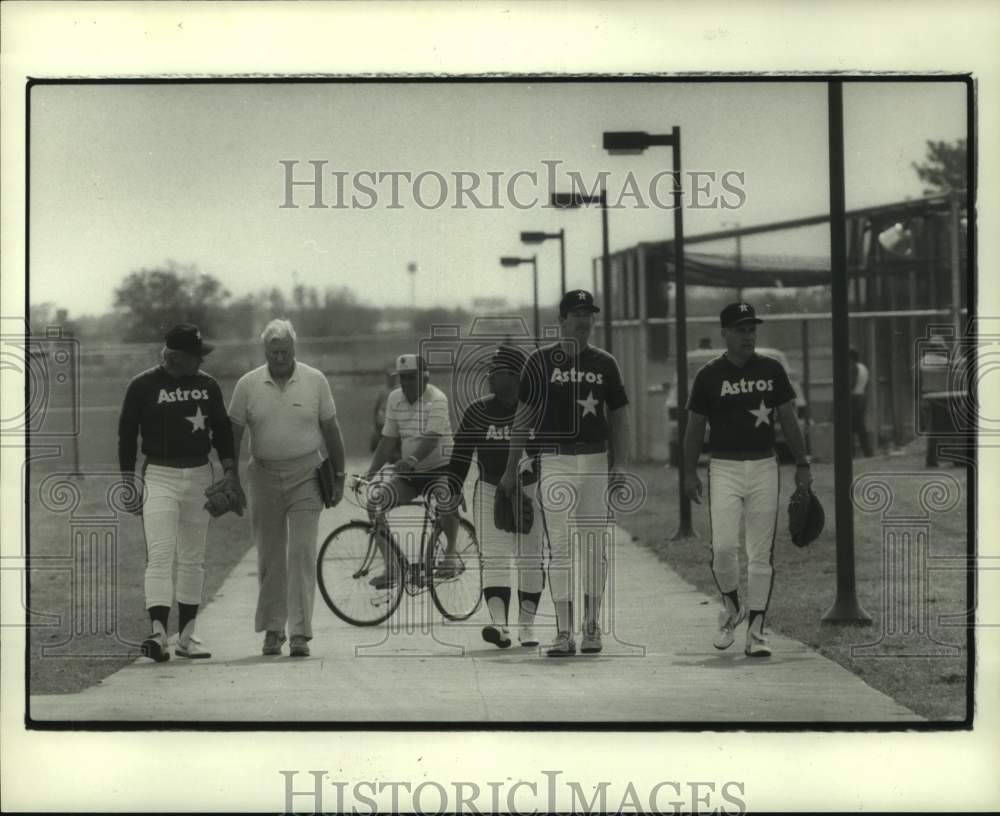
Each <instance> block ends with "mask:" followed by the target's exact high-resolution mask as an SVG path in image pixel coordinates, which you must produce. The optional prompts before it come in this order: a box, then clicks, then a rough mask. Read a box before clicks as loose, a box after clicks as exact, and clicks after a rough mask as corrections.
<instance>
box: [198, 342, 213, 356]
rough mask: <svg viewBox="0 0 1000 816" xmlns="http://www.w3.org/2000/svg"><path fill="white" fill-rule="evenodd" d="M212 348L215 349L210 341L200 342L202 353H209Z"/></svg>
mask: <svg viewBox="0 0 1000 816" xmlns="http://www.w3.org/2000/svg"><path fill="white" fill-rule="evenodd" d="M214 350H215V346H213V345H212V344H211V343H202V344H201V353H202V355H205V354H211V353H212V352H213V351H214Z"/></svg>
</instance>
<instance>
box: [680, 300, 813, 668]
mask: <svg viewBox="0 0 1000 816" xmlns="http://www.w3.org/2000/svg"><path fill="white" fill-rule="evenodd" d="M719 319H720V323H721V325H722V339H723V341H724V343H725V346H726V350H725V352H724V353H723V354H721V355H720V356H719V357H717V358H716V359H715V360H712V361H711V362H709V363H707V364H706V365H704V366H703V367H702V368H701V370H700V371H699V372H698V373H697V374H696V375H695V378H694V383H693V384H692V386H691V395H690V398H689V399H688V404H687V408H688V423H687V430H686V431H685V434H684V455H685V462H686V469H687V473H685V474H682V475H683V478H684V489H685V492H686V493H687V495H688V497H689V498H690V499H691V500H692V501H694V502H697V503H701V497H702V484H701V479H700V478H699V477H698V458H699V456H700V455H701V448H702V443H703V440H704V438H705V423H706V422H707V423H708V425H709V437H708V445H709V451H710V453H711V462H710V464H709V468H708V479H709V491H708V509H709V517H710V519H711V526H712V573H713V575H714V576H715V582H716V584H717V586H718V587H719V592H720V593H721V595H722V605H723V608H722V610H721V611H720V612H719V626H718V630H717V632H716V635H715V641H714V645H715V648H716V649H728V648H729V647H730V646H732V645H733V642H734V640H735V630H736V628H737V627H738V626H739V625H740V623H742V622H743V621H744V620H745V619H747V617H748V615H749V621H748V625H747V637H746V647H745V649H744V651H745V653H746V654H747V655H748V656H750V657H767V656H769V655H770V654H771V649H770V647H769V646H768V643H767V639H766V638H765V637H764V613H765V612H766V611H767V607H768V603H769V602H770V599H771V589H772V586H773V583H774V570H773V568H772V565H771V559H772V553H773V550H774V535H775V531H776V529H777V521H778V511H779V506H778V495H779V489H778V488H779V485H778V460H777V456H776V455H775V450H774V422H775V418H777V421H778V422H780V423H781V428H782V430H783V431H784V433H785V439H786V440H787V442H788V447H789V449H790V450H791V452H792V455H793V456H794V458H795V463H796V464H795V482H796V484H797V485H799V486H802V485H804V486H806V487H808V486H809V485H810V484H811V483H812V475H811V473H810V471H809V459H808V457H807V456H806V452H805V443H804V441H803V439H802V431H801V429H800V428H799V423H798V420H797V418H796V413H795V391H794V389H793V388H792V385H791V383H790V382H789V379H788V373H787V372H786V371H785V369H784V367H783V366H782V365H781V363H780V362H778V361H777V360H775V359H774V358H772V357H765V356H763V355H760V354H757V352H756V350H755V349H756V344H757V326H758V324H760V323H763V322H764V321H763V320H761V319H760V318H759V317H757V314H756V312H755V311H754V308H753V306H751V305H750V304H749V303H730V304H729V305H728V306H726V308H724V309H723V310H722V312H721V314H720V316H719ZM741 520H743V522H744V525H745V547H746V554H747V593H746V597H745V598H743V599H741V598H740V594H739V578H740V562H739V555H738V549H737V548H738V546H739V535H740V521H741Z"/></svg>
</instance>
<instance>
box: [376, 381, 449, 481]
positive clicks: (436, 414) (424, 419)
mask: <svg viewBox="0 0 1000 816" xmlns="http://www.w3.org/2000/svg"><path fill="white" fill-rule="evenodd" d="M424 434H439V437H438V441H437V445H435V447H434V449H433V450H432V451H431V452H430V453H429V454H428V455H427V456H426V457H424V458H423V459H421V460H420V461H419V462H417V464H416V467H415V468H414V470H417V471H425V470H434V469H436V468H439V467H444V466H445V465H447V464H448V459H449V456H448V455H447V454H446V451H447V452H448V453H450V451H451V448H452V438H451V420H450V419H449V417H448V398H447V397H446V396H445V395H444V392H443V391H442V390H441V389H440V388H437V387H436V386H433V385H430V384H429V383H428V385H427V387H426V388H425V389H424V393H423V394H421V395H420V396H419V397H417V401H416V402H413V403H410V402H407V401H406V397H405V396H403V389H402V388H397V389H396V390H395V391H393V392H392V393H391V394H389V398H388V399H387V400H386V403H385V425H383V426H382V435H383V436H391V437H393V438H398V439H400V440H401V441H400V456H402V458H404V459H405V458H406V457H407V456H410V455H415V451H416V449H417V446H418V445H419V443H420V438H421V437H422V436H423V435H424Z"/></svg>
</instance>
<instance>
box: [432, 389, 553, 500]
mask: <svg viewBox="0 0 1000 816" xmlns="http://www.w3.org/2000/svg"><path fill="white" fill-rule="evenodd" d="M513 423H514V409H513V408H510V407H507V406H505V405H504V404H503V403H502V402H501V401H500V400H499V399H497V397H496V396H493V395H490V396H488V397H483V398H482V399H478V400H476V401H475V402H473V403H472V404H471V405H470V406H469V407H468V408H466V409H465V413H464V414H463V415H462V421H461V422H460V423H459V426H458V431H457V433H456V434H455V447H454V448H453V450H452V454H451V463H450V466H449V467H450V469H451V472H452V473H453V474H454V475H455V477H456V478H457V479H458V482H459V483H461V482H464V481H465V477H466V475H467V474H468V472H469V466H470V465H471V464H472V456H473V454H476V458H477V460H478V462H479V476H480V478H481V479H482V480H483V481H484V482H488V483H489V484H491V485H494V486H496V485H499V484H500V479H501V477H502V476H503V472H504V470H505V469H506V467H507V453H508V451H509V450H510V429H511V426H512V425H513ZM534 438H535V432H534V431H529V432H528V440H529V442H528V455H529V456H530V455H531V452H532V447H533V440H534ZM534 480H535V479H534V474H533V473H528V474H527V475H525V477H523V480H522V483H523V484H531V483H532V482H533V481H534Z"/></svg>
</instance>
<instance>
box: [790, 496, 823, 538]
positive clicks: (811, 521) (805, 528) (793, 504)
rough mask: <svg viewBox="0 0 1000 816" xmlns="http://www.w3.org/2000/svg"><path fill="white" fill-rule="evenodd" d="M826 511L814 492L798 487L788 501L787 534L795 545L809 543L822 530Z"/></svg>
mask: <svg viewBox="0 0 1000 816" xmlns="http://www.w3.org/2000/svg"><path fill="white" fill-rule="evenodd" d="M825 523H826V513H825V512H824V511H823V505H822V504H820V501H819V499H817V498H816V494H815V493H813V492H812V491H811V490H810V489H809V488H807V487H799V488H797V489H796V491H795V492H794V493H793V494H792V498H791V500H790V501H789V502H788V534H789V535H790V536H791V537H792V543H793V544H794V545H795V546H796V547H805V546H807V545H809V544H811V543H812V542H813V541H815V540H816V538H817V537H818V536H819V534H820V533H821V532H823V526H824V524H825Z"/></svg>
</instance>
